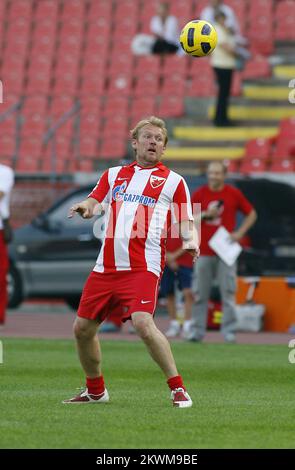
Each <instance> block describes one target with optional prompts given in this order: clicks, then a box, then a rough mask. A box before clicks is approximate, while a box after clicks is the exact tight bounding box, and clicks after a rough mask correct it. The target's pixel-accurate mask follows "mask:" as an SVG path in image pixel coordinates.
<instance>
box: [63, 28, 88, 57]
mask: <svg viewBox="0 0 295 470" xmlns="http://www.w3.org/2000/svg"><path fill="white" fill-rule="evenodd" d="M82 44H83V35H82V34H80V33H77V34H68V33H67V32H66V31H63V30H61V33H60V36H59V48H58V54H79V53H80V51H81V48H82Z"/></svg>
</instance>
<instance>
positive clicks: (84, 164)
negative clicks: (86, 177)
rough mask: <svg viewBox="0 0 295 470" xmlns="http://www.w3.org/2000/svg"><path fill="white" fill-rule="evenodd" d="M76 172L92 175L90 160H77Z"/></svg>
mask: <svg viewBox="0 0 295 470" xmlns="http://www.w3.org/2000/svg"><path fill="white" fill-rule="evenodd" d="M77 170H78V171H83V172H85V173H92V172H93V162H92V160H89V159H85V158H79V161H78V167H77Z"/></svg>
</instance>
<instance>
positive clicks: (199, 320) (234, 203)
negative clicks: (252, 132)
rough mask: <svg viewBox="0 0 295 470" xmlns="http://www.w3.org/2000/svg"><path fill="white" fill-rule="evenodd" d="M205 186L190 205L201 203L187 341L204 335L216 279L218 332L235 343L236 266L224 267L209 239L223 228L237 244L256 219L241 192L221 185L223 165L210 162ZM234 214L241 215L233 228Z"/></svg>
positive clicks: (223, 180)
mask: <svg viewBox="0 0 295 470" xmlns="http://www.w3.org/2000/svg"><path fill="white" fill-rule="evenodd" d="M207 178H208V184H207V185H204V186H202V187H200V188H199V189H197V191H195V192H194V193H193V195H192V203H193V204H194V203H201V207H202V212H201V215H200V216H199V217H201V246H200V250H201V254H200V258H199V259H198V262H197V263H196V264H195V267H194V277H193V291H194V292H195V293H196V294H197V301H196V303H195V305H194V308H193V319H194V328H193V329H192V334H191V337H190V340H192V341H202V339H203V338H204V336H205V333H206V325H207V312H208V300H209V297H210V291H211V287H212V283H213V281H214V280H215V279H216V280H217V282H218V286H219V289H220V293H221V299H222V308H223V321H222V326H221V333H222V334H223V336H224V340H225V341H226V342H229V343H232V342H235V324H236V314H235V293H236V278H237V263H236V262H235V263H234V264H232V265H229V264H227V263H226V262H225V261H224V260H222V259H221V258H220V257H219V256H217V254H216V253H215V252H214V251H213V250H212V248H211V247H210V245H209V243H210V239H211V238H212V237H213V235H214V234H215V232H216V231H217V230H218V229H219V228H220V227H224V228H225V229H226V230H227V231H228V232H229V234H230V235H229V236H230V238H231V240H233V241H234V242H239V240H241V239H242V238H243V237H244V235H245V234H246V233H247V232H248V230H249V229H250V228H251V227H252V225H253V224H254V223H255V221H256V219H257V214H256V211H255V209H254V208H253V206H252V204H251V203H250V202H249V201H248V199H247V198H246V197H245V196H244V195H243V194H242V192H241V191H240V190H239V189H237V188H235V187H234V186H231V185H229V184H225V178H226V166H225V165H224V164H223V163H222V162H219V161H216V162H211V163H210V164H209V166H208V169H207ZM238 212H242V213H243V214H244V216H245V217H244V219H243V221H242V223H241V225H240V226H239V227H238V228H237V229H236V228H235V226H236V216H237V214H238Z"/></svg>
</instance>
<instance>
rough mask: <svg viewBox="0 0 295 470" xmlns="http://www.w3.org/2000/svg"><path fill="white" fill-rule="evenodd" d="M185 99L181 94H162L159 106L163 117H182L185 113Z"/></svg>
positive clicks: (159, 111) (159, 112)
mask: <svg viewBox="0 0 295 470" xmlns="http://www.w3.org/2000/svg"><path fill="white" fill-rule="evenodd" d="M184 112H185V110H184V100H183V98H182V97H180V96H162V97H161V102H160V105H159V108H158V114H159V116H161V117H163V118H168V117H181V116H183V115H184Z"/></svg>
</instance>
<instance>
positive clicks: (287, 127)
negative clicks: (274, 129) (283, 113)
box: [279, 118, 295, 139]
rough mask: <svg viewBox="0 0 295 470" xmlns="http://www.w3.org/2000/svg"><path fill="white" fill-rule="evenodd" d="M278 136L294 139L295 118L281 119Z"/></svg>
mask: <svg viewBox="0 0 295 470" xmlns="http://www.w3.org/2000/svg"><path fill="white" fill-rule="evenodd" d="M279 135H280V136H290V137H293V138H294V139H295V118H288V119H282V120H281V122H280V130H279Z"/></svg>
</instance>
